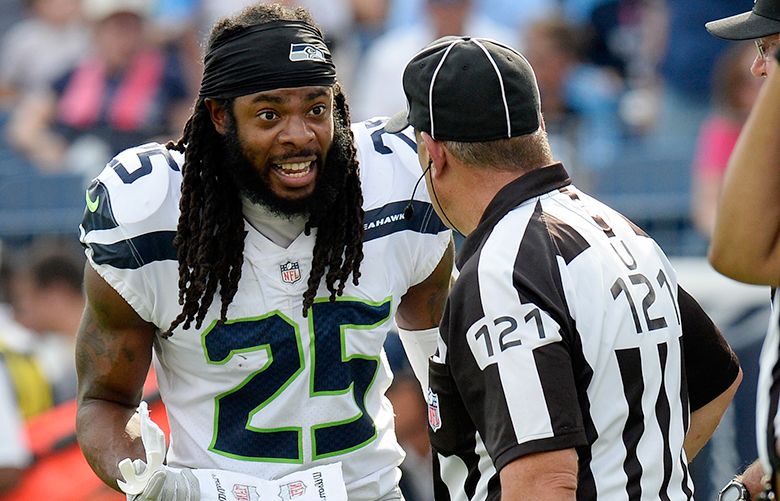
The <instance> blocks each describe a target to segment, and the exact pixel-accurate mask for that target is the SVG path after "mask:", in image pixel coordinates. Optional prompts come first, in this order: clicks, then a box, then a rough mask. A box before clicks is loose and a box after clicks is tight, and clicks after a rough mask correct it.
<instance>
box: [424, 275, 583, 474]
mask: <svg viewBox="0 0 780 501" xmlns="http://www.w3.org/2000/svg"><path fill="white" fill-rule="evenodd" d="M475 274H476V273H475V272H473V270H464V272H463V273H461V276H460V277H459V278H458V282H457V283H456V285H455V288H454V289H453V293H452V295H451V296H450V303H449V305H448V313H446V314H445V319H444V322H446V324H445V325H443V327H442V330H447V331H450V332H451V334H450V336H449V344H448V347H447V352H446V365H447V367H448V369H449V372H450V373H451V375H452V378H453V380H454V381H455V384H456V385H457V387H458V389H459V391H460V393H461V395H462V405H463V406H464V409H465V410H466V412H467V415H468V416H470V417H471V419H473V421H474V425H475V426H476V429H478V430H480V433H481V434H483V436H482V437H481V439H482V440H483V441H484V444H485V447H486V448H487V451H488V453H489V454H490V456H491V457H492V458H493V461H494V463H495V465H496V469H497V470H500V469H501V468H503V467H504V466H506V465H507V464H508V463H510V462H511V461H513V460H515V459H517V458H519V457H521V456H525V455H528V454H531V453H536V452H544V451H550V450H560V449H567V448H571V447H576V446H580V445H585V444H586V442H587V441H586V438H585V432H584V427H583V420H582V414H581V412H580V411H579V409H580V406H579V401H578V397H577V388H576V383H575V377H574V370H573V365H572V360H571V355H570V353H569V349H568V347H567V345H566V342H565V340H564V338H563V336H562V334H561V330H562V326H561V325H560V323H559V322H558V320H556V318H555V317H554V316H553V315H551V314H550V313H549V312H548V309H547V308H545V306H544V305H543V304H537V302H536V301H535V300H533V299H532V298H533V293H532V292H531V291H530V290H526V291H523V290H522V285H520V286H519V287H520V289H519V290H518V289H516V288H515V287H513V286H512V284H511V281H510V282H507V280H506V279H505V278H506V277H504V276H502V275H501V271H500V270H491V269H490V268H489V267H486V268H485V269H480V272H479V277H478V278H475V277H474V275H475ZM475 281H478V282H479V283H478V284H476V283H475ZM477 290H479V292H477ZM485 291H490V293H489V294H490V297H481V298H480V301H478V303H480V304H481V306H480V307H481V308H482V309H483V313H484V314H483V315H478V316H477V317H478V318H479V320H477V321H476V322H473V323H471V321H470V320H466V319H467V318H474V316H472V315H471V314H469V310H473V309H474V307H475V306H474V305H475V298H474V296H475V294H480V296H486V295H487V293H486V292H485ZM464 334H465V335H464ZM431 370H432V374H431V377H432V378H433V377H434V376H433V371H434V370H437V369H435V368H432V369H431ZM432 386H433V385H432ZM448 424H449V423H448Z"/></svg>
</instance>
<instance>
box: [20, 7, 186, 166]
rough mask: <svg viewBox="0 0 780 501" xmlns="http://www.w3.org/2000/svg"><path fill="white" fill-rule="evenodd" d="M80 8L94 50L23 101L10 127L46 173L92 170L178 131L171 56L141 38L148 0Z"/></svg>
mask: <svg viewBox="0 0 780 501" xmlns="http://www.w3.org/2000/svg"><path fill="white" fill-rule="evenodd" d="M82 7H83V10H84V14H85V15H86V16H87V17H88V18H89V19H90V20H91V21H92V23H93V37H92V44H93V47H94V52H93V53H91V54H89V55H88V56H87V57H85V58H84V59H83V60H82V61H81V62H80V63H79V64H78V65H77V66H75V67H74V68H73V69H72V70H71V71H69V72H68V73H67V74H66V75H65V76H63V77H62V78H60V79H58V81H57V82H56V83H55V84H54V86H53V87H52V88H51V89H48V90H47V91H46V92H40V93H36V94H35V95H33V96H30V97H29V98H28V99H26V100H25V101H24V102H23V103H22V104H21V105H20V106H19V107H18V108H17V109H16V111H15V112H14V115H13V117H12V119H11V123H10V124H9V133H10V139H11V142H12V144H13V145H14V146H15V147H16V148H17V149H18V150H19V151H21V152H23V153H24V154H25V155H26V156H27V157H28V158H29V159H30V160H31V161H33V162H34V163H35V164H36V165H37V166H38V167H40V168H41V169H42V170H44V171H62V170H68V171H73V172H81V173H83V174H85V175H94V174H95V173H96V172H98V171H99V169H100V168H102V167H103V166H104V165H105V162H106V160H107V159H108V158H111V156H112V155H113V154H115V153H117V152H119V151H121V150H123V149H125V148H128V147H130V146H132V145H135V144H138V143H143V142H147V141H149V140H151V139H155V138H157V139H159V138H160V137H163V138H165V139H170V138H171V137H173V136H175V135H177V134H178V132H177V131H178V130H179V129H180V128H181V125H182V124H183V123H184V121H185V120H186V117H187V113H188V109H189V105H190V95H189V93H188V92H187V86H186V84H185V82H184V81H183V79H182V76H181V70H180V68H179V65H178V62H177V61H176V59H175V58H171V57H168V56H167V55H166V53H164V52H163V51H162V50H160V49H159V48H156V47H151V46H150V44H148V43H147V38H146V37H145V28H146V16H147V14H148V13H149V9H150V4H149V0H83V2H82Z"/></svg>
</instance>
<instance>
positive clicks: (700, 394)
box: [678, 287, 739, 412]
mask: <svg viewBox="0 0 780 501" xmlns="http://www.w3.org/2000/svg"><path fill="white" fill-rule="evenodd" d="M678 302H679V304H680V317H681V319H682V331H683V349H684V351H683V356H684V360H685V377H686V381H687V383H688V398H689V399H690V403H691V412H693V411H695V410H697V409H700V408H701V407H704V406H705V405H707V404H708V403H709V402H711V401H712V400H714V399H715V398H716V397H717V396H718V395H720V394H721V393H723V392H724V391H726V390H727V389H728V388H729V386H731V385H732V383H734V381H735V380H736V379H737V375H738V374H739V361H738V360H737V355H736V354H735V353H734V352H733V351H732V350H731V347H730V346H729V345H728V343H727V342H726V340H725V339H724V338H723V335H721V333H720V330H719V329H718V328H717V327H716V326H715V324H714V323H713V322H712V320H711V319H710V317H709V316H707V314H706V313H705V312H704V310H703V309H702V308H701V306H699V303H697V302H696V300H695V299H694V298H693V297H692V296H691V295H690V294H688V293H687V292H686V291H685V289H683V288H682V287H679V288H678Z"/></svg>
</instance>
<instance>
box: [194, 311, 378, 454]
mask: <svg viewBox="0 0 780 501" xmlns="http://www.w3.org/2000/svg"><path fill="white" fill-rule="evenodd" d="M390 304H391V298H386V299H385V300H384V301H382V302H380V303H368V302H365V301H360V300H357V299H354V298H339V300H338V301H336V302H330V301H328V300H327V299H325V298H323V299H318V300H316V301H315V303H314V305H313V306H312V308H311V310H310V311H309V315H308V319H309V326H308V327H309V339H302V338H301V332H300V326H299V325H297V324H296V323H295V322H293V321H292V320H290V319H289V318H287V317H286V316H284V315H283V314H282V313H281V312H279V311H274V312H271V313H269V314H267V315H264V316H260V317H253V318H244V319H238V320H230V321H228V322H226V323H225V324H223V325H212V326H211V327H210V328H209V329H207V330H206V331H205V332H204V333H203V334H202V343H203V348H204V351H205V354H206V360H207V362H208V363H210V364H225V363H227V362H228V360H230V359H231V358H232V357H235V356H241V354H243V353H247V352H252V351H259V350H264V351H265V352H266V353H267V354H268V360H267V362H266V363H265V365H263V366H262V367H260V368H258V370H257V371H256V372H254V373H252V374H251V375H250V376H249V377H247V378H246V379H245V380H244V381H243V382H241V384H239V385H238V386H237V387H235V388H233V389H231V390H229V391H226V392H225V393H222V394H219V395H217V397H216V398H215V406H216V409H215V410H216V412H215V418H214V434H213V437H212V440H211V444H210V445H209V450H211V451H214V452H216V453H218V454H222V455H224V456H228V457H232V458H236V459H242V460H244V461H266V462H284V463H302V462H303V445H302V444H303V442H302V436H303V435H302V434H303V433H304V430H303V429H302V428H301V427H296V426H284V424H283V423H279V427H274V428H262V429H260V428H255V427H253V426H251V425H250V423H251V421H252V417H253V416H254V415H255V414H258V413H261V412H263V408H264V407H266V406H267V405H268V404H269V403H270V402H271V401H273V400H274V399H275V398H276V397H277V396H278V395H280V394H281V393H282V392H284V390H285V389H286V388H287V387H288V386H289V385H290V383H292V381H293V380H294V379H295V378H296V377H297V376H298V375H299V374H300V373H301V372H302V371H303V369H304V364H305V360H304V354H303V353H304V352H303V349H302V346H303V345H302V343H303V342H309V343H310V345H311V347H312V350H311V370H310V371H309V372H310V374H311V378H310V382H309V394H308V395H299V396H297V398H305V399H308V398H309V397H317V396H323V395H340V394H347V393H350V392H351V393H352V397H353V398H354V399H355V404H356V405H357V407H358V409H359V412H358V413H357V414H356V415H355V416H352V417H350V418H348V419H345V420H342V421H337V422H326V423H321V424H318V425H316V426H313V427H312V428H311V429H310V430H307V431H308V432H309V433H311V439H312V440H311V442H312V455H313V459H321V458H325V457H330V456H336V455H339V454H344V453H347V452H350V451H353V450H356V449H359V448H360V447H363V446H364V445H366V444H368V443H369V442H371V441H372V440H374V439H375V438H376V428H375V426H374V422H373V420H372V419H371V416H369V415H368V412H367V411H366V394H367V393H368V390H369V389H370V388H371V385H372V384H373V382H374V379H375V378H376V374H377V370H378V368H379V353H376V354H371V355H363V354H360V355H347V352H346V336H348V335H349V333H348V332H347V330H348V329H349V330H365V329H373V328H374V327H377V326H379V325H381V324H383V323H385V322H386V321H387V320H388V318H389V317H390Z"/></svg>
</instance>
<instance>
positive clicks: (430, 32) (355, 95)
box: [0, 0, 769, 499]
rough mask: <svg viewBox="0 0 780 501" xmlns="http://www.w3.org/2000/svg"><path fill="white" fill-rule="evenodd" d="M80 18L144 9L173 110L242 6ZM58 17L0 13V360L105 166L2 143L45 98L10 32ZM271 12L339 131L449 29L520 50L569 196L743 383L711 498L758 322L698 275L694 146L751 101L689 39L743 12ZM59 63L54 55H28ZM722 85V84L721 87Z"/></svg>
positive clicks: (731, 3)
mask: <svg viewBox="0 0 780 501" xmlns="http://www.w3.org/2000/svg"><path fill="white" fill-rule="evenodd" d="M83 2H84V4H85V5H87V4H89V5H91V7H89V9H94V8H95V7H94V5H98V6H99V5H100V4H106V5H108V4H112V3H113V4H118V5H124V6H125V7H127V8H128V9H129V10H136V8H137V7H138V6H139V5H143V6H144V7H148V10H146V14H147V15H144V16H142V18H141V20H142V23H143V27H144V40H143V43H144V44H145V45H147V44H148V45H153V46H156V47H157V48H159V50H161V51H163V52H164V53H165V54H166V55H167V56H169V57H171V58H172V59H170V61H174V62H175V64H177V65H178V66H177V67H178V68H180V73H181V75H180V76H181V79H182V81H183V82H184V85H185V88H186V89H187V91H188V93H189V95H188V96H186V100H190V99H191V98H192V96H194V94H195V92H196V90H197V85H198V81H197V75H198V73H199V61H198V58H199V57H200V51H199V44H200V41H201V40H202V39H203V36H204V34H205V33H206V30H207V26H208V25H209V24H210V22H211V21H212V20H213V19H215V18H216V16H218V15H222V14H225V13H228V12H230V11H232V10H235V9H238V8H240V7H241V5H242V4H244V3H246V2H245V1H243V0H223V1H214V0H200V1H198V0H148V1H147V0H124V1H123V0H83ZM68 3H70V4H74V5H76V6H77V7H78V3H79V0H0V39H2V42H1V43H2V45H0V128H2V129H3V134H1V135H0V242H1V243H2V250H3V252H2V269H3V272H2V273H0V279H2V281H3V287H2V290H3V294H2V296H1V297H0V299H2V301H3V310H2V311H3V312H5V313H4V314H3V315H2V318H3V322H2V324H0V329H2V332H0V344H2V343H4V342H5V343H7V344H11V345H14V343H15V340H14V339H13V337H14V336H16V335H17V333H18V332H19V331H20V330H30V329H29V328H27V329H25V326H19V325H17V322H15V321H14V319H13V313H14V308H15V306H16V305H15V304H14V303H13V299H14V296H13V294H12V293H10V292H9V287H10V288H11V289H12V287H11V283H12V282H13V276H14V271H15V270H16V269H21V268H24V262H25V258H26V257H27V256H28V255H29V252H28V250H29V249H30V248H31V247H36V246H37V247H40V246H41V245H50V246H51V245H53V246H57V247H60V248H70V247H71V244H74V243H76V242H77V226H78V223H79V221H80V218H81V214H82V212H83V210H84V195H83V193H84V188H85V186H86V184H87V182H88V179H89V177H91V176H92V175H94V174H95V173H96V172H97V171H98V170H99V169H100V168H101V166H102V165H103V164H104V163H105V162H106V161H107V160H108V159H109V158H110V154H109V153H110V150H108V149H106V147H105V145H104V144H102V145H101V143H100V142H99V141H94V139H95V138H97V139H101V138H103V137H105V134H110V133H111V131H110V130H108V131H107V130H106V128H110V127H109V126H107V125H105V124H95V125H94V127H92V128H87V129H86V130H83V131H79V135H78V136H74V135H71V136H69V137H68V141H69V144H68V146H69V147H71V148H70V149H69V150H68V153H67V155H64V156H63V157H62V162H61V163H60V164H55V165H52V164H47V165H41V164H40V162H38V161H36V159H35V158H33V157H31V156H30V155H29V154H28V152H26V151H25V150H24V148H22V147H20V146H19V143H18V138H14V136H13V134H12V132H10V131H11V130H12V129H13V128H14V127H15V125H14V124H15V123H17V122H19V121H21V122H22V123H23V122H24V116H22V117H21V118H20V116H19V115H20V114H21V115H25V114H24V113H20V111H19V110H20V109H24V108H23V106H24V103H25V100H26V99H28V98H29V97H30V96H31V95H32V96H33V97H34V95H35V94H36V93H37V92H38V91H39V90H41V89H43V87H38V86H37V84H36V85H33V84H32V83H29V82H26V81H25V80H24V78H25V74H24V71H22V70H20V69H19V68H18V67H15V66H14V65H13V64H12V62H13V61H14V60H18V59H19V54H20V53H22V54H23V53H24V47H22V48H19V46H18V43H16V44H15V42H14V39H18V38H19V37H20V35H19V32H20V31H21V28H20V27H22V26H24V25H25V23H27V25H29V24H30V22H38V23H45V22H46V16H47V15H49V14H45V13H42V12H43V11H42V9H46V8H49V9H57V8H59V9H63V8H65V7H63V5H65V4H68ZM287 3H291V4H296V3H297V4H301V5H304V6H306V7H309V8H310V9H311V10H312V12H313V14H314V16H315V18H316V19H317V20H318V21H319V22H320V23H321V24H322V26H323V27H324V29H325V31H326V34H327V35H328V36H329V43H330V44H331V45H332V48H333V52H334V55H335V58H336V63H337V65H338V70H339V74H340V78H341V80H342V82H343V84H344V86H345V88H346V91H347V94H348V98H349V102H350V103H351V106H352V112H353V120H363V119H368V118H370V117H371V116H374V115H377V114H390V113H392V112H394V111H395V110H396V109H398V108H399V107H400V106H402V105H403V102H402V101H400V103H401V104H400V105H399V104H398V103H399V101H398V99H399V95H400V75H401V70H402V68H403V63H404V62H405V60H406V59H408V57H409V56H411V53H413V51H414V50H416V49H417V48H419V47H421V46H422V45H423V44H424V43H427V42H428V41H430V40H432V39H433V38H435V35H437V34H444V33H447V32H448V31H452V30H455V31H456V32H458V33H460V32H469V33H475V34H479V35H482V36H491V37H494V38H497V39H499V40H502V41H505V42H507V43H510V44H512V45H514V46H516V47H519V48H520V49H521V50H522V51H523V52H524V53H525V54H526V55H527V56H528V57H529V59H530V60H531V62H532V64H533V65H534V66H535V68H537V70H538V75H537V77H538V80H539V85H540V88H541V91H542V108H543V112H544V113H545V119H546V122H547V129H548V131H549V134H550V137H551V141H552V143H553V148H554V151H555V152H556V156H557V157H558V158H559V159H562V160H563V161H564V163H565V164H566V165H567V167H568V168H569V170H570V172H571V173H572V175H573V178H574V182H575V183H576V184H578V185H579V186H580V187H582V188H584V189H585V190H586V191H589V192H591V193H592V194H594V195H596V196H597V197H600V198H601V199H602V200H604V201H605V202H607V203H609V204H611V205H612V206H614V207H615V208H617V209H618V210H620V211H621V212H623V213H624V214H625V215H627V216H628V217H629V218H631V219H632V220H634V221H635V222H636V223H637V224H638V225H639V226H641V227H642V228H643V229H645V230H646V231H647V232H648V233H649V234H650V235H651V236H653V237H654V238H655V239H656V240H657V241H658V242H659V244H660V245H661V246H662V247H663V248H664V249H665V250H666V252H667V253H668V254H669V255H670V256H671V257H672V258H673V261H674V263H675V265H676V266H677V269H678V271H679V272H680V277H681V278H680V282H681V284H682V285H684V286H685V287H686V288H688V289H689V291H690V292H691V293H692V294H693V295H694V296H695V297H696V298H697V299H699V301H700V302H701V303H702V305H703V306H704V307H705V309H706V310H707V311H708V313H710V315H711V316H712V317H713V318H714V319H715V320H716V323H717V324H718V325H719V326H720V327H721V329H722V330H723V332H724V334H725V335H726V337H727V338H728V340H729V341H730V342H731V343H732V346H734V348H735V349H736V351H737V352H738V354H739V355H740V358H741V360H742V365H743V370H744V371H745V376H746V377H745V382H744V383H743V385H742V388H741V389H740V390H739V393H738V395H737V398H736V400H735V404H734V406H733V407H732V408H731V409H730V410H729V411H728V413H727V414H726V416H725V418H724V422H723V424H722V425H721V427H720V429H719V430H718V432H717V433H716V435H715V437H714V439H713V441H712V443H711V444H710V445H709V446H708V447H707V448H706V449H705V450H704V452H703V453H702V454H701V455H700V457H699V458H698V459H697V460H696V462H695V466H694V475H695V479H696V483H697V490H698V492H699V494H700V496H699V497H698V498H699V499H712V495H713V492H714V490H715V489H716V488H717V487H719V486H720V485H722V484H723V483H724V482H725V481H726V480H727V479H728V478H729V477H730V476H731V475H732V474H733V473H734V472H735V471H736V470H737V469H738V468H740V467H741V466H742V465H744V464H745V463H746V462H748V461H750V460H752V458H754V457H755V456H756V451H755V445H754V433H753V420H754V418H753V416H754V414H753V404H754V391H755V378H756V372H757V357H758V350H759V347H760V342H761V339H762V336H763V332H764V329H765V326H766V321H767V316H768V300H767V299H768V294H769V291H768V289H767V288H761V287H748V286H743V285H740V284H737V283H734V282H732V281H729V280H727V279H725V278H723V277H721V276H719V275H717V274H716V273H715V272H714V271H713V270H712V269H711V268H710V267H709V265H708V264H707V262H706V259H705V252H706V248H707V225H706V224H702V223H701V218H700V216H699V215H697V214H700V213H701V211H705V212H706V211H707V210H710V211H711V202H712V199H713V195H712V193H711V192H710V193H707V194H705V195H706V196H708V198H706V199H705V200H703V201H702V200H701V189H700V188H701V186H702V185H703V184H704V183H705V182H710V181H713V180H714V181H713V182H715V183H717V182H718V177H717V176H718V175H719V174H718V173H719V172H722V167H723V166H722V165H720V166H718V165H709V164H707V165H703V163H704V164H706V163H707V162H715V160H714V159H717V158H722V157H723V156H724V153H723V152H722V151H721V152H720V156H718V154H717V152H714V151H711V150H716V149H718V148H717V147H718V146H721V148H720V149H721V150H722V149H723V148H725V146H723V145H722V144H720V143H717V141H716V142H715V143H713V142H712V141H710V142H708V141H707V140H705V139H704V138H703V137H704V135H703V134H702V131H703V130H705V127H704V125H706V124H707V123H708V121H710V120H712V119H713V117H716V118H717V117H726V118H727V119H728V120H729V121H730V123H731V124H732V126H733V127H735V128H736V130H737V131H738V127H739V125H740V124H741V120H742V119H743V118H744V110H745V109H746V108H747V107H749V97H745V98H744V99H743V101H747V102H743V103H742V109H741V110H738V109H734V106H731V104H730V103H729V102H728V96H730V95H732V94H738V93H739V89H740V86H742V87H743V88H744V87H747V86H750V85H752V86H753V87H755V84H751V83H750V82H751V81H752V80H751V79H750V76H749V74H748V66H747V65H746V64H745V63H744V58H742V59H741V60H739V62H737V63H734V62H733V61H734V58H731V59H729V58H728V54H729V53H730V52H734V51H736V50H737V48H735V45H736V44H729V43H725V42H722V41H720V40H716V39H714V38H712V37H710V36H709V35H708V34H707V33H706V31H705V30H704V28H703V24H704V22H706V21H708V20H711V19H715V18H719V17H724V16H726V15H731V14H735V13H738V12H742V11H745V10H749V9H750V8H751V6H752V2H751V1H750V0H523V1H522V2H518V1H516V0H309V1H306V0H300V1H298V2H295V1H287ZM57 5H59V7H57ZM82 7H84V6H82ZM89 9H86V8H85V9H84V10H82V11H81V12H80V13H79V12H76V13H75V14H70V15H71V16H72V17H70V18H68V20H67V23H69V24H70V23H75V25H78V26H81V27H83V32H84V33H86V34H88V35H89V37H88V39H87V41H86V44H85V46H84V50H83V54H84V55H86V54H91V53H93V52H94V50H95V48H96V47H95V39H94V38H91V37H92V33H93V32H92V30H93V29H94V27H95V25H96V24H98V23H100V22H101V21H102V20H101V19H96V18H94V16H92V15H91V13H90V12H88V11H87V10H89ZM120 10H121V9H120ZM139 12H140V11H139ZM58 22H64V21H58ZM458 26H460V27H461V29H458ZM472 30H473V31H472ZM41 43H42V44H43V43H46V42H45V40H44V41H42V42H41ZM740 48H741V49H744V47H742V46H740ZM57 49H58V48H57V47H56V45H50V46H48V47H46V46H45V45H41V46H40V47H39V48H38V50H51V51H57ZM28 50H29V49H28ZM27 61H28V62H32V61H33V59H30V58H28V59H27ZM74 64H75V60H74ZM171 64H173V63H171ZM729 65H731V66H729ZM385 74H387V75H394V76H393V77H392V78H391V77H386V76H385ZM193 75H194V76H193ZM724 75H737V77H734V78H729V79H726V78H725V76H724ZM29 91H31V92H29ZM474 91H475V92H478V89H475V90H474ZM724 96H726V97H724ZM401 99H402V98H401ZM162 111H163V113H164V112H165V110H162ZM47 126H48V128H49V130H51V131H54V132H58V131H60V130H61V126H62V124H58V123H57V121H56V119H55V120H52V121H51V123H49V124H47ZM177 136H178V130H177V129H176V127H175V126H172V127H171V128H170V129H169V130H168V131H166V133H164V134H160V133H159V131H156V132H155V135H150V136H149V137H148V138H146V139H149V140H151V139H165V138H175V137H177ZM725 154H726V156H727V152H726V153H725ZM721 163H722V162H721ZM719 169H720V170H719ZM713 172H714V174H713ZM708 202H709V203H710V204H709V205H708ZM697 211H698V212H697ZM41 242H43V244H42V243H41ZM47 242H54V243H47ZM33 334H34V335H32V336H30V337H29V339H32V341H31V343H47V342H51V339H52V337H51V336H48V335H47V334H49V333H33ZM38 334H44V335H38ZM60 334H66V335H67V334H68V333H60ZM66 337H67V336H66ZM63 346H64V347H63V348H62V349H64V350H67V349H72V345H69V344H68V343H63ZM33 351H36V349H33ZM44 351H45V350H44ZM66 369H69V368H66ZM2 433H3V432H2V431H0V440H2V439H3V437H2ZM0 467H2V465H0ZM75 487H77V486H74V488H75ZM60 488H61V489H67V487H66V486H60ZM0 499H5V498H2V497H0ZM8 499H13V497H11V498H8ZM52 499H54V498H52Z"/></svg>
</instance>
